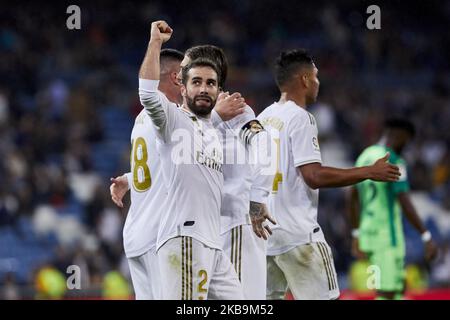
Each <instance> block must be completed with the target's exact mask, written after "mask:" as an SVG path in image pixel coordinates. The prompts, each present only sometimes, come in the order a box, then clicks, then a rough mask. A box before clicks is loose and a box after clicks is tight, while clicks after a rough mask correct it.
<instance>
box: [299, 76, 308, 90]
mask: <svg viewBox="0 0 450 320" xmlns="http://www.w3.org/2000/svg"><path fill="white" fill-rule="evenodd" d="M300 79H301V81H302V84H303V86H304V87H305V88H309V79H308V75H307V74H306V73H304V74H302V75H301V76H300Z"/></svg>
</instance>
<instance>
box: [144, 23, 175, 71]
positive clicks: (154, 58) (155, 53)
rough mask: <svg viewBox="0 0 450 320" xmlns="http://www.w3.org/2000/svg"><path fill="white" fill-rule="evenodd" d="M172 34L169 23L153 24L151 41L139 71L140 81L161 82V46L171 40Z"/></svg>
mask: <svg viewBox="0 0 450 320" xmlns="http://www.w3.org/2000/svg"><path fill="white" fill-rule="evenodd" d="M172 32H173V30H172V28H170V27H169V25H168V24H167V22H165V21H163V20H160V21H155V22H152V26H151V30H150V41H149V43H148V48H147V53H146V54H145V57H144V61H143V62H142V65H141V69H140V70H139V79H145V80H159V73H160V61H159V55H160V53H161V46H162V44H163V43H164V42H167V41H168V40H169V39H170V37H171V36H172Z"/></svg>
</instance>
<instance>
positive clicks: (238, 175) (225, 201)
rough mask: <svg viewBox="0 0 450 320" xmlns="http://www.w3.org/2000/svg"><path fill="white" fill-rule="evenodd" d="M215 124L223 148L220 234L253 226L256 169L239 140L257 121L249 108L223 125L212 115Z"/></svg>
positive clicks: (215, 115) (216, 116) (217, 116)
mask: <svg viewBox="0 0 450 320" xmlns="http://www.w3.org/2000/svg"><path fill="white" fill-rule="evenodd" d="M212 118H213V123H214V126H215V128H216V129H217V130H218V131H219V137H220V139H221V142H222V145H223V154H224V164H223V167H222V168H223V178H224V186H223V198H222V210H221V212H220V233H221V234H223V233H225V232H227V231H228V230H230V229H232V228H234V227H235V226H238V225H241V224H247V223H250V219H249V215H248V213H249V206H250V187H251V185H252V170H253V167H252V166H251V165H250V164H249V152H248V150H247V148H246V146H245V144H244V143H243V142H242V141H241V139H240V138H239V131H240V130H241V128H242V127H243V126H244V124H246V123H247V122H248V121H251V120H254V119H255V118H256V116H255V113H254V112H253V110H252V109H251V108H250V107H249V106H247V107H246V108H245V112H244V113H242V114H240V115H239V116H236V117H234V118H233V119H231V120H229V121H222V120H221V119H220V116H219V115H218V114H217V113H216V112H215V111H213V115H212Z"/></svg>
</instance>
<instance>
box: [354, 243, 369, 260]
mask: <svg viewBox="0 0 450 320" xmlns="http://www.w3.org/2000/svg"><path fill="white" fill-rule="evenodd" d="M352 256H353V257H355V258H356V259H361V260H363V259H367V255H366V254H365V253H364V252H363V251H361V250H360V249H359V241H358V238H352Z"/></svg>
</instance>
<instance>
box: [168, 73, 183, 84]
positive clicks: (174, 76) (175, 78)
mask: <svg viewBox="0 0 450 320" xmlns="http://www.w3.org/2000/svg"><path fill="white" fill-rule="evenodd" d="M170 81H172V83H173V84H174V85H176V86H181V79H179V78H178V72H171V73H170Z"/></svg>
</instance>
